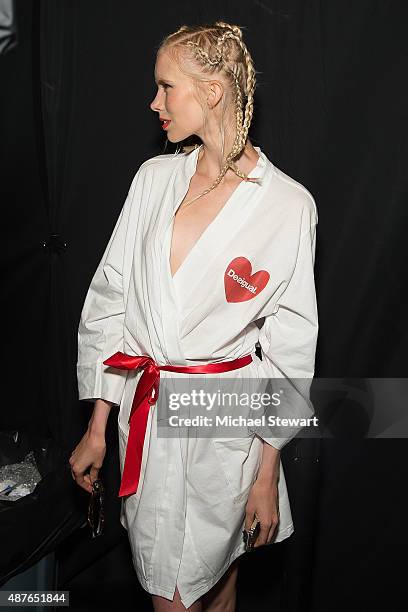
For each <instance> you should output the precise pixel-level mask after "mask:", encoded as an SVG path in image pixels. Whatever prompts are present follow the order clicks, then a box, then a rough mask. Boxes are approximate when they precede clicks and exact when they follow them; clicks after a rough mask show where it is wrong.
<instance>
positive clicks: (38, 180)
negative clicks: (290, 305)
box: [0, 0, 408, 612]
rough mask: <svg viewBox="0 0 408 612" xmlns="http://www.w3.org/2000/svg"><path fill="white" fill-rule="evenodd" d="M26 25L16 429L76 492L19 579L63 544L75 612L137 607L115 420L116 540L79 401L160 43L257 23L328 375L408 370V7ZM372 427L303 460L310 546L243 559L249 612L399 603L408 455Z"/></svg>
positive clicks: (52, 5) (28, 542)
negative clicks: (84, 341)
mask: <svg viewBox="0 0 408 612" xmlns="http://www.w3.org/2000/svg"><path fill="white" fill-rule="evenodd" d="M15 14H16V17H17V22H18V24H19V36H18V45H16V46H14V48H12V49H10V50H9V52H8V53H6V54H4V55H3V56H0V79H1V80H0V83H1V118H2V123H1V139H0V140H1V145H2V156H1V163H2V169H3V176H2V184H1V187H2V201H3V203H4V205H3V210H4V211H5V212H6V215H7V216H6V219H7V222H6V223H5V224H4V225H3V244H4V245H5V246H6V248H5V255H4V257H3V264H4V266H3V272H4V273H3V283H4V285H5V287H6V292H5V297H6V299H5V300H4V301H3V303H4V308H5V310H4V319H3V320H4V321H5V322H6V325H4V326H3V336H2V337H3V340H4V345H5V354H6V357H7V359H6V360H5V362H6V363H5V365H4V366H3V375H4V381H6V383H7V390H12V391H13V393H12V394H7V395H8V399H9V407H10V408H11V409H10V410H3V411H2V414H1V421H0V429H1V431H3V432H6V433H7V432H13V431H15V430H18V431H20V432H27V435H31V436H41V437H42V439H45V440H47V441H48V442H49V443H50V445H54V446H55V447H56V448H57V449H58V451H59V452H58V453H56V455H55V456H56V459H55V464H54V465H53V466H51V467H49V470H51V473H52V477H53V482H54V481H57V482H58V483H59V484H58V487H57V486H56V485H55V487H54V488H53V487H52V486H51V485H50V486H51V488H50V489H49V491H52V493H53V499H58V504H57V503H55V504H53V503H52V502H51V501H50V499H49V497H45V496H44V498H42V497H41V496H38V499H37V500H36V504H35V506H36V507H35V512H36V514H35V521H36V523H37V524H38V526H39V528H38V530H37V533H35V534H31V538H27V537H26V538H25V541H24V543H23V544H21V551H22V553H23V552H24V555H25V556H26V555H27V554H28V561H25V565H24V563H23V560H22V559H19V558H18V555H14V561H13V563H12V564H11V565H10V563H9V562H7V563H6V562H3V566H4V571H3V577H6V576H8V577H10V576H11V575H13V573H16V572H18V571H21V570H22V569H23V568H24V567H25V566H26V565H27V563H28V564H29V563H32V562H35V560H37V559H38V558H40V557H41V555H42V554H45V553H46V552H48V551H49V550H50V549H56V552H57V558H58V574H57V580H56V588H59V589H64V590H70V592H71V607H74V608H75V609H80V608H82V607H83V608H86V607H89V606H96V605H98V604H104V605H115V604H116V602H117V601H118V597H119V595H120V598H121V599H120V601H121V605H123V606H125V605H126V604H125V601H126V596H128V600H129V604H128V605H129V609H130V607H131V608H132V609H134V607H135V605H137V606H138V608H139V609H141V610H149V609H150V598H149V596H148V595H147V594H146V593H145V592H144V591H143V589H142V588H141V587H140V585H138V583H137V580H136V577H135V574H134V570H133V568H132V567H131V557H130V551H129V547H128V543H127V536H126V533H125V531H124V530H123V528H122V527H121V525H120V524H119V501H118V499H117V497H116V496H115V493H114V492H115V491H117V490H118V485H119V467H118V461H117V438H116V428H115V419H116V416H117V414H116V412H115V409H113V410H112V413H113V414H112V415H111V417H110V420H109V425H108V431H107V446H108V452H107V455H106V459H105V462H104V466H103V468H102V472H101V474H102V475H103V477H104V479H105V481H106V485H107V489H108V491H110V492H111V493H110V495H108V499H107V529H106V535H105V536H104V537H103V538H100V539H98V538H97V539H96V540H95V541H92V540H91V539H90V535H89V532H88V530H87V529H81V528H80V527H81V525H83V524H84V521H85V520H86V516H85V514H86V504H87V495H86V494H85V493H84V492H82V491H81V490H78V489H79V488H78V487H77V486H76V485H74V484H73V481H72V479H71V477H70V474H69V469H68V468H67V463H66V460H67V457H68V456H69V454H70V453H71V451H72V449H73V448H74V446H75V445H76V444H77V443H78V441H79V440H80V438H81V436H82V434H83V433H84V431H85V428H86V425H87V422H88V420H89V417H90V414H91V410H92V406H91V405H90V404H89V403H87V402H78V400H77V388H76V373H75V364H76V339H77V336H76V332H77V325H78V320H79V315H80V311H81V307H82V303H83V300H84V297H85V293H86V291H87V288H88V286H89V282H90V279H91V277H92V274H93V272H94V270H95V268H96V265H97V263H98V261H99V259H100V257H101V255H102V253H103V250H104V248H105V245H106V243H107V240H108V238H109V236H110V233H111V231H112V228H113V224H114V222H115V219H116V218H117V216H118V214H119V211H120V209H121V207H122V205H123V202H124V199H125V197H126V194H127V191H128V188H129V186H130V182H131V180H132V177H133V176H134V174H135V172H136V170H137V169H138V167H139V165H140V164H141V163H142V162H143V161H144V160H145V159H147V158H148V157H151V156H153V155H156V154H159V153H160V152H162V151H163V146H164V137H163V134H162V133H161V131H160V126H159V124H158V121H157V117H156V114H153V113H152V112H151V110H150V108H149V103H150V102H151V100H152V99H153V97H154V93H155V84H154V78H153V70H154V60H155V53H154V49H155V47H156V46H157V45H158V44H159V42H160V40H161V38H162V37H163V36H164V35H165V34H167V33H169V32H171V31H173V30H175V29H176V28H178V27H179V26H180V25H182V24H183V23H186V24H194V23H200V22H211V21H215V20H216V19H223V20H225V21H228V22H232V23H236V24H238V25H240V26H244V27H245V29H244V37H245V40H246V42H247V44H248V47H249V49H250V50H251V52H252V55H253V58H254V62H255V67H256V69H257V70H258V71H260V74H259V75H258V88H257V91H256V101H255V109H254V120H253V125H252V127H251V131H250V137H251V140H252V142H253V143H254V144H255V145H258V146H261V148H262V150H263V151H264V152H265V153H266V154H267V155H268V157H269V158H270V159H271V161H272V162H273V163H274V164H275V165H276V166H278V167H279V168H280V169H282V170H283V171H284V172H287V173H288V174H289V175H290V176H292V177H293V178H295V179H296V180H298V181H300V182H301V183H302V184H304V185H305V186H306V187H307V188H308V189H309V190H310V191H311V193H312V194H313V196H314V197H315V200H316V203H317V207H318V212H319V224H318V228H317V229H318V234H317V236H318V239H317V251H316V268H315V275H316V285H317V293H318V306H319V321H320V332H319V342H318V352H317V361H316V376H317V377H337V378H339V379H343V378H344V379H353V378H355V379H362V378H367V377H383V378H391V377H396V378H397V377H404V376H405V372H406V365H405V364H406V359H405V355H404V353H405V346H406V331H405V329H406V328H405V325H404V323H405V320H404V315H405V302H404V300H403V290H404V289H405V283H406V280H405V277H406V274H405V262H406V253H405V244H406V239H405V233H406V229H407V223H406V221H407V202H406V195H407V173H406V169H405V167H406V161H407V136H408V134H407V132H408V129H407V111H406V109H407V108H408V105H407V94H406V87H405V80H406V78H405V75H406V72H407V68H408V58H407V43H406V33H405V25H406V22H407V17H408V10H407V8H406V4H405V3H403V2H402V1H401V2H400V1H397V0H394V1H386V0H383V1H380V0H360V1H359V2H352V1H350V0H336V1H335V0H331V1H330V2H323V1H321V0H308V1H305V0H281V1H277V0H263V1H262V2H261V1H258V0H254V1H253V2H246V1H240V2H228V1H226V0H224V1H217V2H216V3H212V4H209V3H207V2H204V1H201V0H197V1H196V2H194V3H190V2H187V1H185V0H184V1H181V0H173V2H159V3H155V4H154V5H149V4H145V5H141V4H138V3H136V2H133V1H130V0H121V2H119V3H118V2H116V3H114V2H108V1H107V0H99V1H96V0H87V2H79V1H78V0H37V2H34V1H33V0H19V1H17V2H16V3H15ZM339 408H340V410H339V415H340V416H339V417H338V418H339V419H340V421H341V420H342V419H343V420H344V421H346V422H348V420H349V419H350V418H352V417H350V414H348V413H347V412H346V411H342V410H341V406H340V407H339ZM339 427H340V428H341V423H340V425H339ZM352 427H353V426H352V423H351V425H350V426H349V430H350V428H351V429H352ZM365 434H366V429H364V427H360V428H359V430H358V435H356V436H355V438H354V439H350V436H347V437H345V438H342V439H333V440H330V439H322V440H301V441H292V442H291V443H290V444H288V445H287V447H285V449H284V451H283V453H282V458H283V462H284V467H285V474H286V475H287V483H288V488H289V495H290V497H291V502H292V513H293V518H294V522H295V529H296V531H295V533H294V534H293V536H291V538H289V539H288V540H287V541H284V542H282V543H280V544H276V545H274V546H273V547H271V548H268V549H267V550H266V549H265V550H262V549H259V550H258V551H257V552H256V553H254V554H253V555H246V556H245V557H244V558H243V559H242V562H241V569H240V578H239V586H238V593H239V598H238V601H239V609H240V610H242V611H244V610H249V609H252V608H253V606H254V601H255V600H256V601H257V604H256V605H257V609H258V610H267V609H270V608H271V607H272V606H274V608H275V609H277V610H285V611H291V612H292V611H302V612H303V611H308V610H311V611H313V612H320V610H322V611H323V610H325V611H326V610H327V609H330V610H337V609H338V610H340V609H343V608H344V607H345V606H346V607H347V608H348V609H350V608H351V609H356V610H357V609H358V610H361V609H364V610H365V609H371V608H374V607H377V606H378V605H379V604H385V605H390V603H391V604H392V607H393V609H394V610H395V609H399V608H398V606H399V605H400V604H399V601H400V600H399V597H401V598H402V597H403V593H402V589H403V585H404V579H403V576H402V572H403V568H404V564H403V563H402V558H401V557H402V550H404V548H405V544H406V542H405V539H404V541H402V538H403V536H402V533H403V532H402V533H401V531H402V530H403V527H401V525H403V524H404V521H403V509H404V504H403V501H404V500H403V491H404V484H405V482H406V478H407V473H406V472H407V468H406V462H405V452H406V448H407V447H406V443H405V440H404V439H400V440H397V439H388V440H387V439H382V440H369V439H365ZM52 456H53V457H54V455H52ZM33 506H34V504H33ZM28 507H29V508H31V511H32V510H33V507H31V506H28ZM64 509H65V511H64ZM20 512H21V518H20V520H24V516H23V513H24V509H23V508H20ZM27 512H28V510H27ZM8 515H10V509H8ZM68 519H69V520H68ZM40 527H41V528H40ZM47 530H48V537H47ZM11 535H12V534H11V533H10V537H11ZM11 541H12V540H10V542H11ZM13 541H14V540H13ZM10 545H11V544H10ZM18 550H19V549H18ZM33 553H35V554H33ZM1 554H2V555H3V553H1ZM30 555H31V556H30ZM401 601H403V599H401Z"/></svg>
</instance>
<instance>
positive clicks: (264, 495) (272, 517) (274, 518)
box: [245, 478, 279, 548]
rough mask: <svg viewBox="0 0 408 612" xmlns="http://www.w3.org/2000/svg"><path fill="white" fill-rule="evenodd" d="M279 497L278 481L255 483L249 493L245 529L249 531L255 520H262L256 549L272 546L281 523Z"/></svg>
mask: <svg viewBox="0 0 408 612" xmlns="http://www.w3.org/2000/svg"><path fill="white" fill-rule="evenodd" d="M278 504H279V495H278V484H277V480H275V479H272V480H266V479H259V478H258V480H256V481H255V482H254V484H253V485H252V488H251V490H250V492H249V497H248V502H247V505H246V517H245V529H247V530H248V529H249V528H250V527H251V525H252V523H253V521H254V519H255V514H256V515H257V517H258V518H259V520H260V523H261V530H260V532H259V535H258V537H257V539H256V541H255V544H254V548H257V547H258V546H263V545H264V544H270V543H271V541H272V538H273V535H274V532H275V529H276V527H277V525H278V523H279V505H278Z"/></svg>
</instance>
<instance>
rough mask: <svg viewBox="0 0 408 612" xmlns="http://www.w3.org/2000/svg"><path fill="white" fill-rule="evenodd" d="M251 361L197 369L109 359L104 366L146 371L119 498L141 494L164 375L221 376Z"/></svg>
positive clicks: (118, 355)
mask: <svg viewBox="0 0 408 612" xmlns="http://www.w3.org/2000/svg"><path fill="white" fill-rule="evenodd" d="M251 361H252V355H245V356H244V357H238V359H232V360H231V361H221V362H218V363H206V364H203V365H196V366H177V365H158V364H157V363H156V362H155V361H154V360H153V359H152V357H148V356H146V355H142V356H134V355H127V354H126V353H122V352H121V351H118V352H117V353H115V354H114V355H111V357H109V358H108V359H105V361H104V362H103V363H104V364H105V365H107V366H110V367H112V368H118V369H119V370H137V369H139V368H140V369H142V370H143V374H142V376H141V377H140V379H139V382H138V384H137V387H136V391H135V395H134V398H133V403H132V409H131V411H130V416H129V436H128V443H127V447H126V457H125V464H124V468H123V474H122V481H121V484H120V489H119V495H118V497H124V496H126V495H132V494H133V493H136V491H137V488H138V484H139V478H140V471H141V466H142V456H143V446H144V439H145V435H146V429H147V421H148V417H149V410H150V406H152V405H153V404H155V403H156V402H157V399H158V397H159V383H160V371H161V370H165V371H166V372H179V373H184V374H219V373H221V372H229V371H231V370H237V369H238V368H243V367H244V366H246V365H248V364H250V363H251Z"/></svg>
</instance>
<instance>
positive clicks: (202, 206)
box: [170, 176, 241, 276]
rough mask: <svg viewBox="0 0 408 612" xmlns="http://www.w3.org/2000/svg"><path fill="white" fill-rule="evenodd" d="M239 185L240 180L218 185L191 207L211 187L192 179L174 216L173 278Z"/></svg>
mask: <svg viewBox="0 0 408 612" xmlns="http://www.w3.org/2000/svg"><path fill="white" fill-rule="evenodd" d="M240 182H241V181H240V180H238V181H234V182H230V183H228V184H225V185H218V186H217V188H216V189H213V190H212V191H210V192H209V193H207V194H205V195H204V196H201V197H200V198H199V199H198V200H196V201H195V202H192V203H191V204H190V205H189V204H188V203H189V202H190V200H192V199H193V198H194V197H196V196H197V195H199V194H200V193H202V192H203V191H204V190H205V189H206V188H207V187H208V182H207V183H203V182H202V181H200V179H198V178H196V177H195V176H193V178H192V180H191V183H190V186H189V189H188V192H187V193H186V195H185V196H184V198H183V201H182V202H181V204H180V206H179V207H178V209H177V211H176V213H175V216H174V223H173V233H172V239H171V248H170V268H171V273H172V275H173V276H174V274H175V273H176V272H177V270H178V268H179V267H180V266H181V264H182V263H183V262H184V260H185V259H186V258H187V257H188V255H189V253H190V251H191V250H192V248H193V247H194V246H195V244H196V243H197V242H198V240H199V239H200V237H201V236H202V234H203V233H204V232H205V230H206V229H207V228H208V227H209V226H210V225H211V224H212V223H213V222H214V221H215V219H216V217H217V215H218V214H219V212H220V211H221V210H222V208H223V207H224V206H225V204H226V202H227V201H228V200H229V198H230V197H231V195H232V193H233V192H234V191H235V189H236V188H237V187H238V185H239V183H240Z"/></svg>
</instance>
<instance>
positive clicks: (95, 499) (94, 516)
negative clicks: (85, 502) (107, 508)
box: [88, 479, 105, 538]
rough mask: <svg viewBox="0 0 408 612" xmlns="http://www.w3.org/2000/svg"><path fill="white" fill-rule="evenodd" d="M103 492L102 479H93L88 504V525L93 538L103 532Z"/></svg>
mask: <svg viewBox="0 0 408 612" xmlns="http://www.w3.org/2000/svg"><path fill="white" fill-rule="evenodd" d="M104 493H105V490H104V487H103V484H102V481H101V480H100V479H98V480H94V482H93V483H92V493H91V497H90V499H89V506H88V525H89V526H90V528H91V532H92V537H93V538H96V537H97V536H99V535H101V534H102V533H103V525H104V522H105V516H104Z"/></svg>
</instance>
